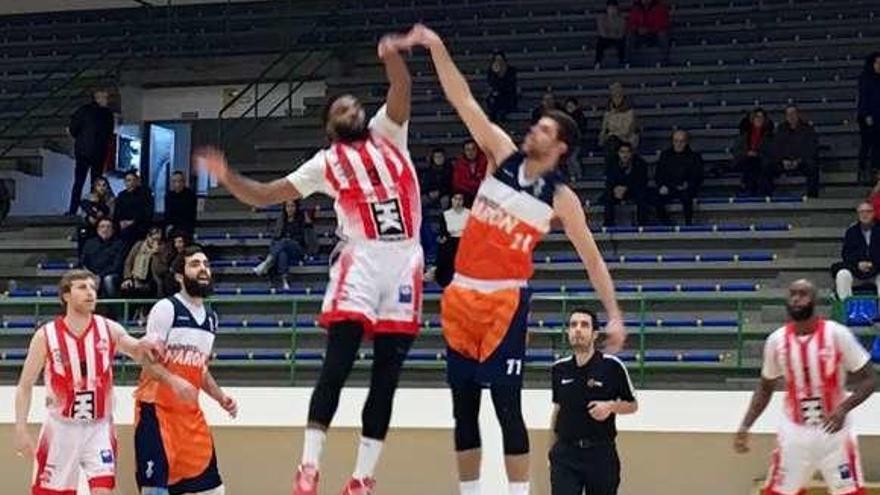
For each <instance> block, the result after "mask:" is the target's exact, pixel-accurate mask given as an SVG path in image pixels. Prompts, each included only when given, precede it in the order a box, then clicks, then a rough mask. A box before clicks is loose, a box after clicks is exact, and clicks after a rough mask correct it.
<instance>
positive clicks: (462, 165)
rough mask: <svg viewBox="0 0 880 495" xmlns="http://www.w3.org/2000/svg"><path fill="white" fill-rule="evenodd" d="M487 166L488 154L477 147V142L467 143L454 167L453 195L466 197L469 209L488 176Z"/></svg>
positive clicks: (465, 201) (471, 140)
mask: <svg viewBox="0 0 880 495" xmlns="http://www.w3.org/2000/svg"><path fill="white" fill-rule="evenodd" d="M487 164H488V162H487V160H486V154H485V153H483V152H482V151H481V150H480V148H479V147H477V142H476V141H474V140H473V139H468V140H467V141H465V142H464V153H463V154H462V155H461V156H459V157H458V158H457V159H456V160H455V165H453V167H452V194H456V193H461V194H462V195H464V203H465V205H466V206H467V207H468V208H470V205H471V204H472V203H473V201H474V197H475V196H476V195H477V189H479V188H480V183H481V182H483V178H484V177H485V176H486V166H487Z"/></svg>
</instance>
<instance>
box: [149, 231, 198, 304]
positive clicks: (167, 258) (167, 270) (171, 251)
mask: <svg viewBox="0 0 880 495" xmlns="http://www.w3.org/2000/svg"><path fill="white" fill-rule="evenodd" d="M189 245H190V237H189V235H188V234H187V233H186V232H183V231H181V230H173V231H171V233H170V234H169V235H168V242H166V243H165V244H164V245H163V246H162V251H161V252H160V254H159V259H158V263H157V264H156V271H157V272H158V273H159V274H160V281H159V297H168V296H171V295H173V294H175V293H176V292H177V291H179V290H180V284H179V283H178V282H177V280H176V279H175V278H174V273H173V271H172V268H173V267H174V261H175V260H176V259H177V257H178V256H183V255H184V252H185V251H186V248H187V246H189Z"/></svg>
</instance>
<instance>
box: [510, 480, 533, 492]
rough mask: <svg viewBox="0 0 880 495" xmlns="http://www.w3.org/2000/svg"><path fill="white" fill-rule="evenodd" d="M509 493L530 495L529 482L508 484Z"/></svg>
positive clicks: (511, 482)
mask: <svg viewBox="0 0 880 495" xmlns="http://www.w3.org/2000/svg"><path fill="white" fill-rule="evenodd" d="M507 492H508V493H509V494H510V495H529V482H528V481H510V482H508V483H507Z"/></svg>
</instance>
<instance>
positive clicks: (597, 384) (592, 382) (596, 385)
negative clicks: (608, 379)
mask: <svg viewBox="0 0 880 495" xmlns="http://www.w3.org/2000/svg"><path fill="white" fill-rule="evenodd" d="M603 385H604V383H602V382H600V381H599V380H596V379H595V378H590V379H589V380H587V388H601V387H602V386H603Z"/></svg>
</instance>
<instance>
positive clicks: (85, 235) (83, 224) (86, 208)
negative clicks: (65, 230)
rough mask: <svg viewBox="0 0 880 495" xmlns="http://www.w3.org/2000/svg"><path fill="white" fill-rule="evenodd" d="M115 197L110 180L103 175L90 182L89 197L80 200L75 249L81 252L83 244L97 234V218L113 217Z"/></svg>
mask: <svg viewBox="0 0 880 495" xmlns="http://www.w3.org/2000/svg"><path fill="white" fill-rule="evenodd" d="M115 202H116V198H115V197H114V195H113V189H112V188H111V187H110V182H108V181H107V178H106V177H104V176H101V177H98V178H97V179H95V181H94V182H92V192H91V193H90V194H89V197H88V198H86V199H84V200H82V202H80V205H79V206H80V209H82V212H83V217H82V219H81V221H80V226H79V229H78V230H77V250H78V253H79V254H80V255H81V254H82V247H83V244H84V243H85V242H86V241H87V240H89V239H91V238H92V237H95V235H97V226H98V220H101V219H102V218H109V219H112V218H113V206H114V205H115Z"/></svg>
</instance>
